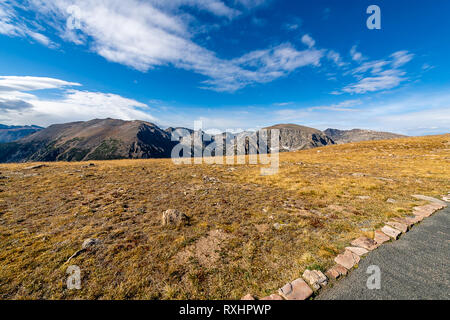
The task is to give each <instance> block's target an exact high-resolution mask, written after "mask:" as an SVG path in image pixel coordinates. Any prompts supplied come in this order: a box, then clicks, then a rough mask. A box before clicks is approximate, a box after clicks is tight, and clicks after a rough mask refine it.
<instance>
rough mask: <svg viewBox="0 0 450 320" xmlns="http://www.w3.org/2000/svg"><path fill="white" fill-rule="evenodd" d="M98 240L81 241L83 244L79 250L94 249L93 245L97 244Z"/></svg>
mask: <svg viewBox="0 0 450 320" xmlns="http://www.w3.org/2000/svg"><path fill="white" fill-rule="evenodd" d="M99 243H100V240H98V239H91V238H89V239H86V240H84V241H83V244H82V245H81V249H84V250H87V249H89V248H92V247H94V246H95V245H97V244H99Z"/></svg>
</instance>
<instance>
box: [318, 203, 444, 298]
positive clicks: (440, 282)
mask: <svg viewBox="0 0 450 320" xmlns="http://www.w3.org/2000/svg"><path fill="white" fill-rule="evenodd" d="M370 265H377V266H379V267H380V271H381V289H380V290H377V289H372V290H369V289H368V288H367V286H366V282H367V278H368V277H369V276H370V274H367V273H366V271H367V267H368V266H370ZM449 270H450V207H447V208H445V209H443V210H440V211H438V212H436V213H434V214H433V215H432V216H431V217H429V218H426V219H424V220H423V221H422V222H421V223H420V224H419V225H416V226H414V228H412V229H411V231H409V232H407V233H406V234H404V235H402V237H401V238H400V239H399V240H397V241H393V242H389V243H385V244H383V245H382V246H380V247H379V248H378V249H377V250H374V251H373V252H371V253H370V254H368V255H367V256H366V257H365V258H364V259H361V261H360V262H359V266H358V268H357V269H355V270H353V271H352V272H350V273H349V275H348V276H347V277H345V278H343V279H342V280H340V281H337V282H336V283H334V285H333V287H332V288H330V287H328V288H326V289H324V290H323V291H322V292H320V293H319V295H318V296H317V297H316V298H315V299H322V300H329V299H333V300H343V299H344V300H380V299H395V300H397V299H408V300H410V299H446V300H448V299H450V272H449Z"/></svg>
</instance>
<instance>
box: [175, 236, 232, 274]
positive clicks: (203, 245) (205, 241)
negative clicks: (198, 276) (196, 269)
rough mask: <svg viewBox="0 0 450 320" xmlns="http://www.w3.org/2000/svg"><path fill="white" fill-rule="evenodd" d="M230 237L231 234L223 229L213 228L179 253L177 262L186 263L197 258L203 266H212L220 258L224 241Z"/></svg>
mask: <svg viewBox="0 0 450 320" xmlns="http://www.w3.org/2000/svg"><path fill="white" fill-rule="evenodd" d="M229 238H230V235H228V234H226V233H225V232H224V231H222V230H212V231H210V232H209V233H208V235H207V236H206V237H203V238H200V239H199V240H197V241H196V242H195V243H194V244H192V245H190V246H188V247H186V248H185V249H184V250H183V251H181V252H180V253H178V254H177V255H176V256H175V261H176V263H177V264H186V263H188V262H189V261H191V260H192V259H195V260H196V261H197V262H198V263H199V264H200V265H201V266H205V267H206V266H211V265H212V264H214V263H215V262H217V261H218V260H219V257H220V250H221V248H222V245H223V242H224V241H226V240H228V239H229Z"/></svg>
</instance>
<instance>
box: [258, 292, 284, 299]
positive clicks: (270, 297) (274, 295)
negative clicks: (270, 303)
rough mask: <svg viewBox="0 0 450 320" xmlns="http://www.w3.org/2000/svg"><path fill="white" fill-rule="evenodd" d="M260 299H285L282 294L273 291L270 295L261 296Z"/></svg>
mask: <svg viewBox="0 0 450 320" xmlns="http://www.w3.org/2000/svg"><path fill="white" fill-rule="evenodd" d="M260 300H283V298H282V297H281V296H279V295H278V294H276V293H273V294H271V295H270V296H267V297H264V298H261V299H260Z"/></svg>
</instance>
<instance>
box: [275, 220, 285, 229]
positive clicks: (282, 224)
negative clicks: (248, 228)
mask: <svg viewBox="0 0 450 320" xmlns="http://www.w3.org/2000/svg"><path fill="white" fill-rule="evenodd" d="M285 226H287V224H286V223H278V222H277V223H274V224H273V228H274V229H275V230H281V229H282V228H283V227H285Z"/></svg>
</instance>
